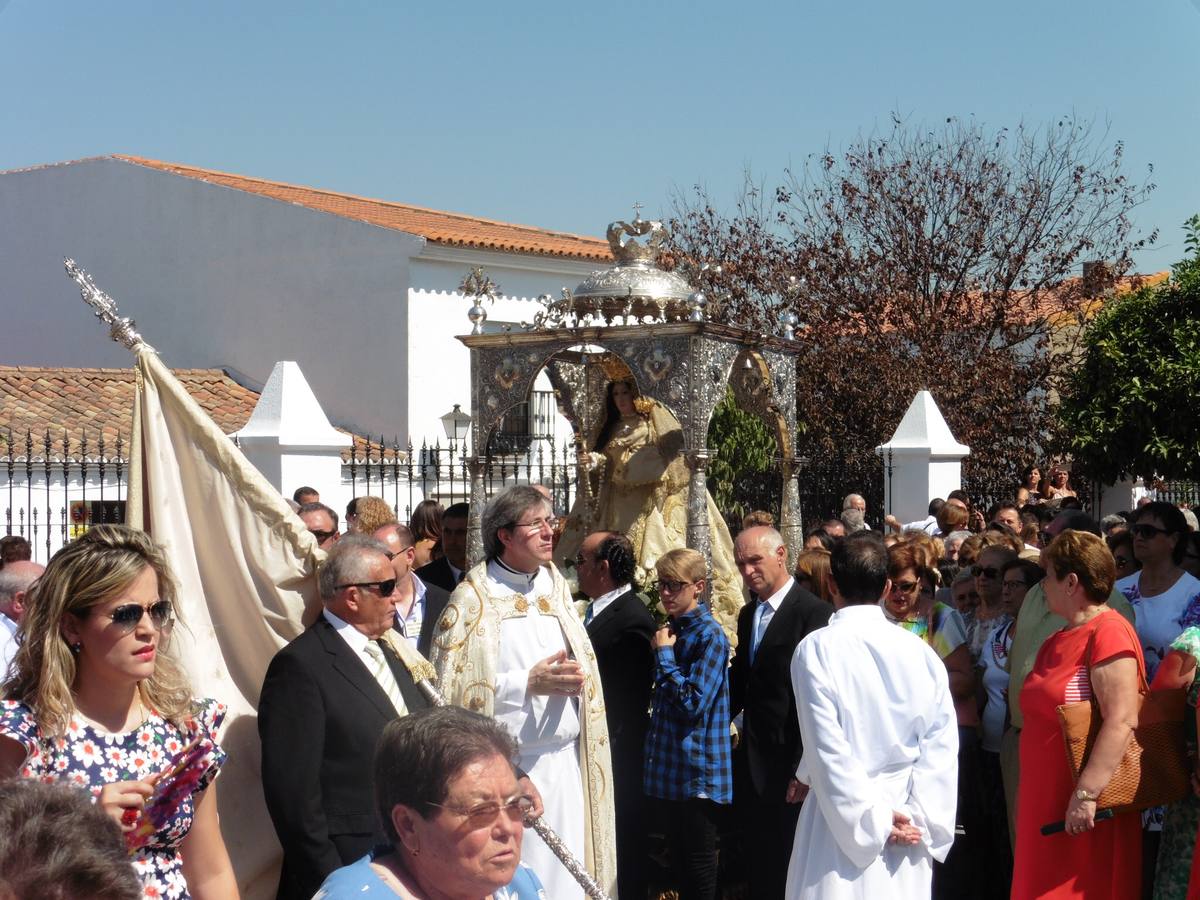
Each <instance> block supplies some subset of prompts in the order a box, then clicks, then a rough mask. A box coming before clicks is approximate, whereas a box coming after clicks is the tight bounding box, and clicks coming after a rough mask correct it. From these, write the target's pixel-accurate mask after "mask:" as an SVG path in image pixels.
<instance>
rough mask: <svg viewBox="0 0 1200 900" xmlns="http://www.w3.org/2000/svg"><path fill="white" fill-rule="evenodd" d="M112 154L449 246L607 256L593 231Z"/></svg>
mask: <svg viewBox="0 0 1200 900" xmlns="http://www.w3.org/2000/svg"><path fill="white" fill-rule="evenodd" d="M113 158H114V159H120V160H124V161H125V162H129V163H134V164H136V165H139V166H146V167H148V168H152V169H159V170H161V171H163V172H170V173H172V174H174V175H182V176H184V177H186V178H195V179H198V180H200V181H207V182H209V183H211V184H220V185H224V186H225V187H229V188H234V189H235V190H239V191H246V192H248V193H251V194H259V195H260V196H264V197H272V198H274V199H275V200H282V201H284V202H286V203H295V204H297V205H299V206H306V207H308V208H309V209H316V210H320V211H321V212H327V213H332V214H333V215H336V216H344V217H345V218H347V219H357V220H358V221H360V222H369V223H370V224H372V225H379V226H380V227H383V228H393V229H395V230H397V231H404V232H407V233H408V234H417V235H420V236H422V237H424V238H425V239H427V240H429V241H431V242H433V243H435V244H444V245H447V246H452V247H471V248H475V249H480V250H502V251H508V252H512V253H532V254H538V255H542V256H562V257H567V258H570V259H582V260H597V261H604V262H608V261H610V260H611V259H612V254H611V253H610V252H609V248H608V242H607V241H603V240H600V239H599V238H594V237H584V236H582V235H578V234H569V233H567V232H564V231H547V230H545V229H543V228H532V227H530V226H528V225H513V224H510V223H508V222H497V221H494V220H492V219H482V218H480V217H478V216H468V215H462V214H460V213H452V212H442V211H441V210H436V209H425V208H424V207H420V206H408V205H406V204H403V203H392V202H390V201H387V200H372V199H369V198H366V197H356V196H354V195H353V194H337V193H334V192H333V191H324V190H318V189H316V188H309V187H300V186H298V185H294V184H284V183H282V182H278V181H266V180H265V179H262V178H248V177H246V176H244V175H231V174H229V173H227V172H216V171H213V170H211V169H200V168H197V167H195V166H184V165H178V164H176V163H168V162H161V161H159V160H156V159H144V158H142V157H140V156H128V155H125V154H120V153H118V154H113Z"/></svg>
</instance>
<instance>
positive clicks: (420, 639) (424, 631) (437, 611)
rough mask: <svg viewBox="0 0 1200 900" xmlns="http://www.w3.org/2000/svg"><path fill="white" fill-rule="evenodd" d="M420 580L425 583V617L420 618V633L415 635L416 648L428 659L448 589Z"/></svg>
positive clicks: (447, 598) (448, 597)
mask: <svg viewBox="0 0 1200 900" xmlns="http://www.w3.org/2000/svg"><path fill="white" fill-rule="evenodd" d="M417 577H418V578H419V577H420V576H417ZM421 581H422V583H423V584H424V585H425V618H423V619H422V620H421V633H420V634H419V635H418V636H417V650H418V651H419V652H420V654H421V655H422V656H423V657H425V658H426V659H429V648H430V647H431V646H432V645H433V631H434V629H435V628H437V623H438V619H440V618H441V617H442V611H443V610H444V609H445V608H446V604H447V603H449V602H450V591H447V590H445V589H443V588H440V587H438V586H437V585H436V584H432V583H431V582H428V581H425V579H423V578H422V579H421Z"/></svg>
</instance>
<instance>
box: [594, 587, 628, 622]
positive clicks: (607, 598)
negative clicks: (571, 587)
mask: <svg viewBox="0 0 1200 900" xmlns="http://www.w3.org/2000/svg"><path fill="white" fill-rule="evenodd" d="M628 590H629V585H628V584H623V585H621V586H620V587H618V588H613V589H612V590H611V591H609V592H608V593H607V594H601V595H600V596H599V597H597V598H596V599H595V600H592V601H591V602H590V603H588V619H589V621H590V620H591V619H594V618H596V616H598V615H600V613H602V612H604V610H606V609H607V608H608V607H609V606H611V605H612V602H613V601H614V600H616V599H617V598H618V597H620V596H621V595H623V594H624V593H625V592H626V591H628Z"/></svg>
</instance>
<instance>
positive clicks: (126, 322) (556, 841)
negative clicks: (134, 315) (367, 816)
mask: <svg viewBox="0 0 1200 900" xmlns="http://www.w3.org/2000/svg"><path fill="white" fill-rule="evenodd" d="M63 262H64V265H65V267H66V271H67V275H68V276H69V277H70V278H71V279H72V280H73V281H75V282H76V283H77V284H78V285H79V290H80V295H81V296H82V297H83V302H84V303H86V304H87V305H88V306H90V307H92V309H93V310H94V311H95V316H96V318H97V319H99V320H100V321H101V322H103V323H104V324H105V325H107V326H108V328H109V337H111V338H112V339H113V340H114V341H116V342H117V343H119V344H121V345H122V346H124V347H125V348H126V349H128V350H140V349H145V350H153V349H154V348H153V347H151V346H150V345H149V344H148V343H146V342H145V340H144V339H143V338H142V336H141V335H140V334H139V333H138V332H137V331H136V330H135V329H134V325H135V323H134V321H133V319H130V318H129V317H127V316H120V315H119V314H118V310H117V304H116V301H114V300H113V299H112V297H110V296H109V295H108V294H106V293H105V292H104V291H102V290H101V289H100V288H98V287H97V286H96V284H95V282H94V281H93V280H92V277H91V276H90V275H89V274H88V273H87V271H86V270H84V269H83V268H81V267H80V266H79V265H78V264H77V263H76V262H75V260H73V259H65V260H64V261H63ZM383 640H384V641H385V642H386V643H387V644H388V646H389V647H391V648H392V651H393V652H394V653H395V654H396V656H397V657H398V658H399V659H400V661H401V662H402V663H404V666H405V668H407V669H408V671H409V674H410V675H411V676H412V679H413V681H414V682H415V683H416V685H417V687H418V688H419V689H420V691H421V692H422V694H424V696H425V697H426V699H427V700H429V702H430V703H431V704H433V705H434V706H445V705H446V700H445V698H444V697H443V696H442V695H441V692H440V691H438V689H437V687H436V685H435V681H436V678H437V674H436V672H435V671H434V668H433V665H432V664H431V663H430V662H429V661H428V660H427V659H425V657H423V656H421V654H420V653H418V652H417V651H416V649H414V648H413V647H412V645H411V644H409V643H408V642H407V641H401V640H397V639H396V636H395V632H391V631H389V632H388V633H387V634H386V635H384V638H383ZM525 826H526V827H527V828H532V829H533V830H534V831H535V832H536V833H537V835H538V836H539V837H540V838H541V839H542V840H543V841H545V842H546V846H547V847H549V848H550V850H551V851H552V852H553V853H554V855H555V856H556V857H558V859H559V861H560V862H562V864H563V866H564V867H565V868H566V870H567V871H568V872H570V873H571V876H572V877H573V878H574V879H575V880H576V881H577V882H578V883H579V885H580V887H582V888H583V890H584V893H586V894H587V896H588V897H590V898H592V900H610V898H609V897H608V895H607V894H606V893H605V892H604V890H603V889H602V888H601V887H600V885H599V884H597V883H596V880H595V879H594V878H592V876H591V875H589V874H588V871H587V869H586V868H585V867H584V865H583V864H582V863H581V862H580V861H579V860H578V859H577V858H576V857H575V855H574V854H572V853H571V851H570V849H569V848H568V847H567V845H566V844H565V843H564V842H563V840H562V838H560V837H559V836H558V835H557V834H556V833H555V832H554V830H553V829H552V828H551V827H550V826H549V825H547V824H546V822H545V821H544V820H543V819H542V818H541V817H538V818H536V819H533V818H526V820H525Z"/></svg>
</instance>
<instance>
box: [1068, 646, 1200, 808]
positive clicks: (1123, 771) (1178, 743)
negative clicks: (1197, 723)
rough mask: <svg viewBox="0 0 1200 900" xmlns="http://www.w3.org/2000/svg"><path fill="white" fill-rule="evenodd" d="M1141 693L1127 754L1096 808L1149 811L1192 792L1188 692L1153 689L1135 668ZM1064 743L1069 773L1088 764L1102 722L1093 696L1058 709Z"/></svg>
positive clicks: (1089, 656) (1076, 777) (1077, 771)
mask: <svg viewBox="0 0 1200 900" xmlns="http://www.w3.org/2000/svg"><path fill="white" fill-rule="evenodd" d="M1094 640H1095V635H1094V634H1093V635H1092V640H1089V641H1088V653H1087V667H1088V680H1089V681H1090V680H1091V670H1092V644H1093V642H1094ZM1138 680H1139V682H1140V683H1141V684H1140V697H1139V701H1138V703H1139V707H1138V724H1137V727H1136V728H1135V729H1134V730H1133V735H1132V736H1131V737H1130V739H1129V745H1128V746H1127V747H1126V748H1125V755H1124V756H1123V757H1122V758H1121V762H1120V763H1119V764H1118V765H1117V768H1116V771H1114V772H1113V775H1112V778H1110V779H1109V781H1108V784H1107V785H1106V786H1105V788H1104V790H1102V791H1101V792H1100V796H1099V798H1097V800H1096V808H1097V809H1112V810H1113V811H1114V812H1126V811H1129V810H1142V809H1151V808H1152V807H1155V806H1165V805H1166V804H1168V803H1175V802H1177V801H1179V800H1182V799H1183V798H1184V797H1185V796H1187V794H1188V793H1190V791H1191V780H1190V778H1191V763H1190V761H1189V759H1188V754H1187V714H1188V703H1187V691H1186V689H1184V688H1173V689H1171V690H1163V691H1151V690H1148V689H1147V686H1146V678H1145V676H1144V675H1143V674H1142V670H1141V666H1139V667H1138ZM1058 721H1059V724H1060V725H1061V726H1062V734H1063V742H1064V743H1065V745H1066V750H1067V763H1068V764H1069V765H1070V766H1071V774H1072V775H1073V776H1074V778H1075V781H1076V782H1078V781H1079V773H1080V772H1082V771H1083V768H1084V766H1086V765H1087V760H1088V757H1089V756H1090V755H1091V752H1092V747H1093V746H1094V745H1095V743H1096V736H1097V734H1099V732H1100V725H1101V723H1102V720H1101V716H1100V704H1099V703H1097V702H1096V699H1095V695H1094V694H1093V696H1092V699H1091V700H1084V701H1083V702H1081V703H1065V704H1063V705H1062V706H1059V707H1058Z"/></svg>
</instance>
